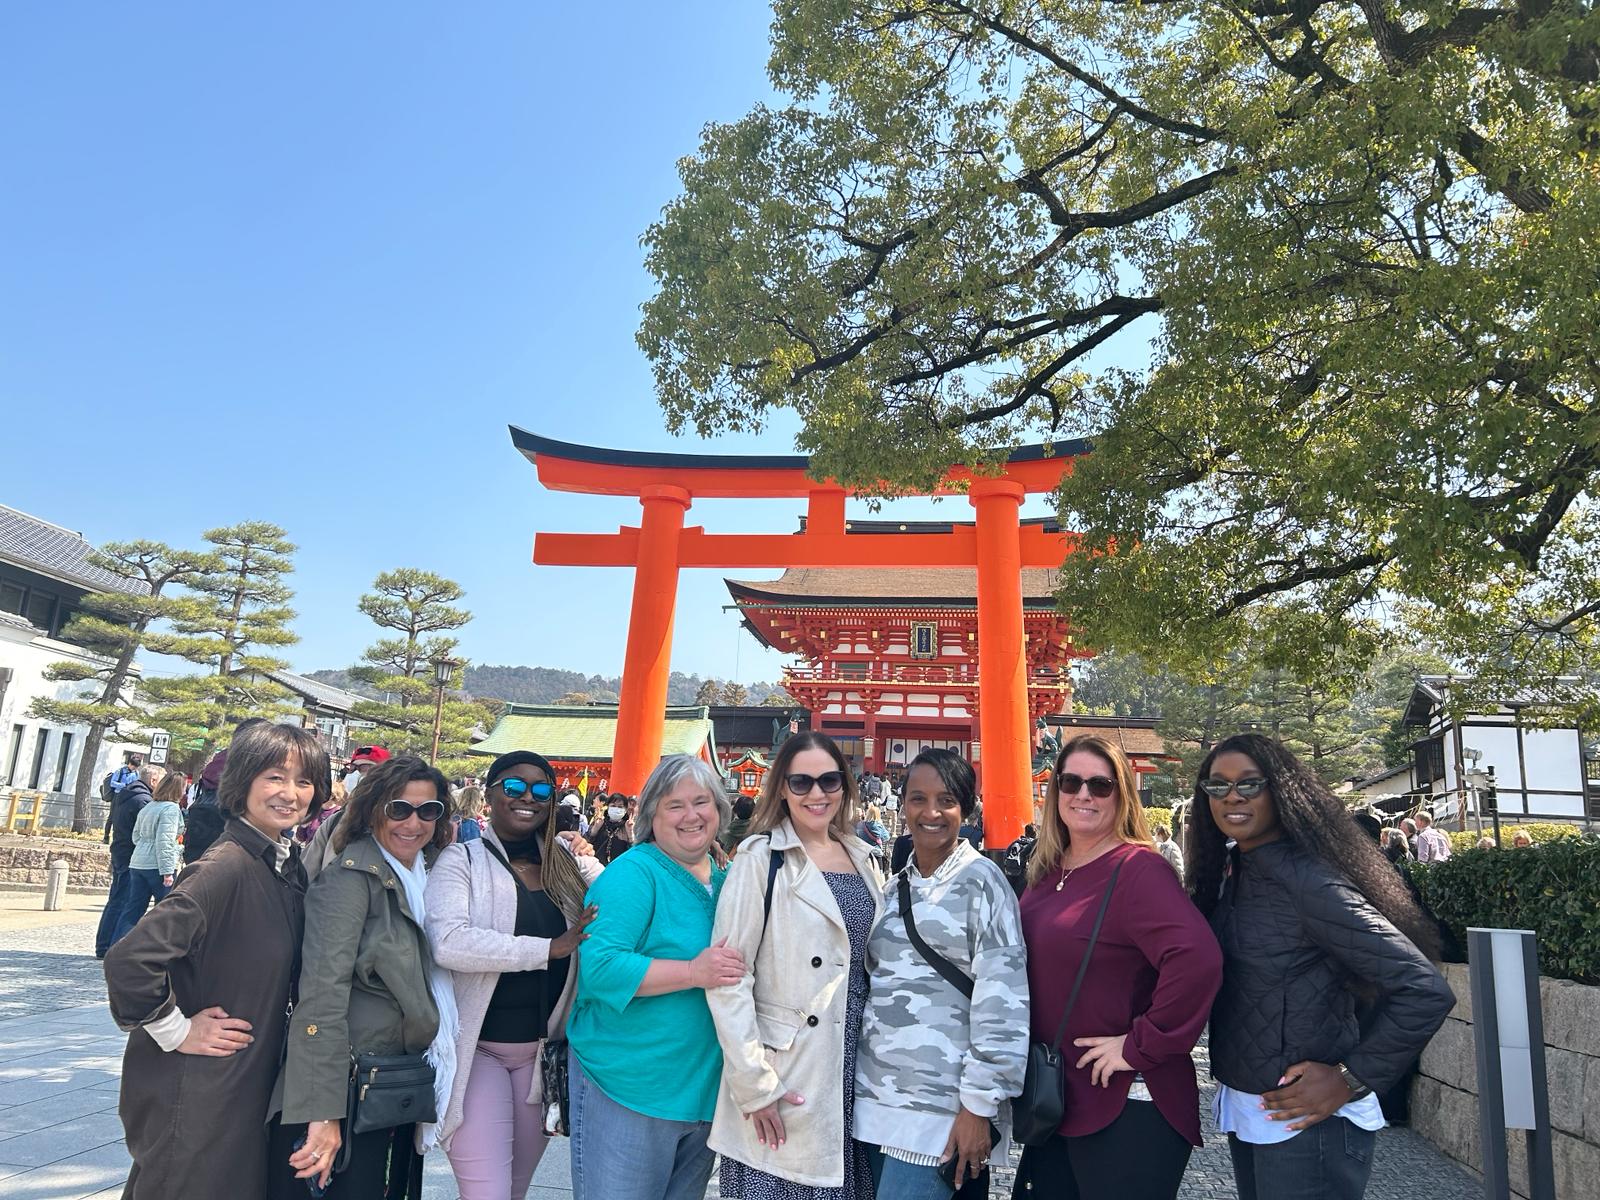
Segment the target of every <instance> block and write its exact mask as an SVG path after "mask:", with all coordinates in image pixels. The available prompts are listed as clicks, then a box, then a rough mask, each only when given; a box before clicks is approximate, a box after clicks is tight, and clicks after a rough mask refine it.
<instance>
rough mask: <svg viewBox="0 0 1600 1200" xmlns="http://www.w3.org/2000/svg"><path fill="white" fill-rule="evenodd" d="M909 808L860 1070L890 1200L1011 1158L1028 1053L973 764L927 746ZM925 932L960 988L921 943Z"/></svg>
mask: <svg viewBox="0 0 1600 1200" xmlns="http://www.w3.org/2000/svg"><path fill="white" fill-rule="evenodd" d="M904 803H905V818H906V827H907V828H908V829H910V830H911V837H912V843H913V848H912V855H911V861H910V863H908V864H907V866H906V870H905V871H904V872H903V873H902V874H900V875H897V876H896V877H895V878H893V879H891V880H890V881H889V885H888V887H887V888H886V889H885V895H884V909H883V915H882V917H881V918H880V919H879V921H878V923H877V925H876V926H875V927H874V929H873V931H872V938H871V941H870V942H869V943H868V950H867V970H868V973H869V976H870V978H871V990H870V993H869V998H868V1002H867V1010H866V1018H865V1021H864V1022H863V1024H862V1028H861V1045H860V1057H859V1059H858V1061H857V1063H856V1075H855V1115H854V1122H855V1137H856V1139H857V1140H858V1141H860V1142H865V1143H867V1144H869V1145H872V1146H876V1147H878V1151H877V1154H876V1155H875V1169H876V1188H875V1190H876V1194H877V1200H923V1198H924V1197H935V1198H937V1197H940V1196H941V1195H944V1196H948V1195H949V1194H950V1193H949V1189H948V1188H946V1187H945V1186H944V1184H943V1182H942V1181H941V1180H940V1178H939V1164H940V1163H941V1162H944V1161H946V1160H949V1159H954V1161H955V1180H956V1183H957V1188H958V1189H959V1188H960V1187H961V1186H962V1185H964V1184H965V1183H967V1182H968V1181H974V1180H981V1179H982V1178H983V1176H984V1173H985V1172H986V1171H987V1170H988V1165H989V1163H990V1162H991V1161H993V1162H995V1163H998V1164H1001V1165H1004V1164H1005V1163H1006V1162H1007V1157H1006V1140H1007V1135H1008V1132H1009V1130H1010V1125H1011V1122H1010V1112H1009V1103H1008V1102H1009V1101H1010V1099H1011V1097H1013V1096H1015V1095H1017V1093H1019V1092H1020V1091H1021V1090H1022V1079H1023V1074H1024V1071H1025V1070H1026V1067H1027V1061H1028V958H1027V951H1026V950H1025V949H1024V948H1023V943H1022V919H1021V914H1020V912H1019V910H1018V908H1017V898H1016V896H1015V894H1014V893H1013V892H1012V890H1011V885H1010V884H1009V883H1008V882H1007V880H1006V877H1005V875H1003V874H1002V873H1001V871H1000V868H999V867H997V866H995V864H994V863H992V862H990V861H989V860H988V859H986V858H984V857H983V855H981V854H979V853H978V852H977V851H976V850H974V849H973V848H972V846H971V845H970V844H969V843H968V842H967V841H966V840H965V839H964V838H962V837H960V836H959V833H960V828H961V820H962V818H963V817H965V816H966V815H968V814H969V813H970V812H971V811H972V808H973V805H975V804H976V803H977V779H976V777H975V776H974V774H973V770H972V767H971V766H970V765H968V763H967V762H966V760H965V759H963V758H961V757H960V755H957V754H954V753H952V752H951V751H949V750H939V749H933V750H924V751H923V752H922V753H921V754H919V755H917V757H916V758H915V759H913V760H912V763H911V766H910V767H909V768H908V770H907V771H906V789H905V802H904ZM902 894H903V896H904V901H902ZM902 908H904V909H905V912H903V911H902ZM907 913H909V918H910V920H909V924H908V920H907V915H906V914H907ZM913 928H914V929H915V931H916V933H917V936H918V938H919V939H920V941H921V943H922V944H923V945H926V946H927V948H928V949H929V950H931V951H933V953H934V954H936V955H938V956H939V957H940V959H941V960H942V961H943V963H945V964H946V965H947V966H948V967H949V968H953V969H954V971H955V972H956V980H957V981H959V982H960V986H958V985H957V982H954V981H952V979H951V978H949V977H947V975H946V974H944V973H942V972H941V971H940V969H939V968H938V967H937V966H935V965H934V963H933V962H932V961H930V960H929V958H928V957H927V955H926V954H925V953H924V952H923V951H922V949H921V948H920V947H919V945H918V944H917V943H915V942H913V941H912V939H911V934H910V930H911V929H913ZM996 1127H998V1129H999V1132H1000V1134H1001V1136H1000V1138H999V1139H997V1140H993V1141H991V1130H992V1129H995V1128H996ZM991 1155H992V1156H993V1157H992V1160H991ZM980 1190H981V1191H985V1192H986V1190H987V1189H986V1187H982V1186H980Z"/></svg>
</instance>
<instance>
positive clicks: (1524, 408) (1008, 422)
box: [638, 0, 1600, 726]
mask: <svg viewBox="0 0 1600 1200" xmlns="http://www.w3.org/2000/svg"><path fill="white" fill-rule="evenodd" d="M773 11H774V23H773V29H772V39H771V46H772V49H771V58H770V62H769V73H770V75H771V78H772V81H773V84H774V86H775V88H776V89H777V91H778V93H779V98H778V100H777V101H776V102H774V103H770V104H763V105H761V106H759V107H757V108H756V109H754V110H753V111H751V112H750V113H749V114H748V115H746V116H745V117H743V118H741V119H739V120H737V121H734V122H732V123H726V124H722V123H719V124H712V125H710V126H708V127H707V129H706V130H705V132H704V134H703V137H702V141H701V145H700V147H699V150H698V152H697V153H696V154H695V155H694V156H692V157H690V158H687V159H685V160H684V161H683V162H682V163H681V164H680V175H681V178H682V184H683V188H682V193H681V195H680V196H679V197H678V198H677V199H675V200H674V201H673V202H672V203H671V204H670V205H668V207H667V208H666V210H665V212H664V214H663V216H662V218H661V219H660V220H659V221H658V222H657V223H655V224H654V225H653V226H652V227H651V228H650V229H649V230H648V231H647V232H646V234H645V237H644V243H645V246H646V250H647V265H648V267H649V269H650V271H651V272H652V274H653V275H654V276H655V279H656V283H657V290H656V293H655V295H654V296H653V297H652V299H651V300H650V301H649V302H648V303H647V304H646V305H645V307H644V314H643V320H642V323H641V326H640V330H639V333H638V341H639V344H640V346H641V347H642V348H643V349H644V351H645V352H646V353H647V354H648V356H649V357H650V359H651V361H652V364H653V368H654V372H655V379H656V388H657V393H658V396H659V398H660V402H661V404H662V407H663V409H664V410H665V412H666V415H667V419H668V422H669V424H670V425H671V426H672V427H673V428H674V429H682V428H692V429H695V430H696V431H698V432H699V433H701V434H702V435H713V434H716V433H720V432H723V431H727V430H741V431H748V430H757V429H760V428H762V427H763V426H765V425H766V424H768V423H769V422H770V421H771V419H772V417H773V415H774V413H775V412H777V411H778V410H783V409H788V410H791V411H793V412H794V413H796V414H798V416H799V417H800V419H801V421H802V431H801V433H800V435H799V438H798V443H799V446H800V448H802V449H804V450H807V451H810V452H811V453H812V464H813V469H814V470H815V471H816V472H817V474H818V475H820V476H832V477H834V478H836V479H838V480H840V481H842V482H844V483H846V484H849V485H853V486H858V487H860V488H862V489H863V490H864V491H865V492H866V494H868V495H875V494H885V493H893V492H895V491H897V490H913V489H918V490H920V489H925V488H927V487H929V486H930V485H932V484H933V483H934V482H935V481H936V480H937V479H938V478H939V477H940V476H941V474H942V473H943V472H944V471H945V470H946V469H947V467H948V465H949V464H951V463H953V462H965V463H970V464H974V465H975V466H978V467H979V468H983V467H984V466H985V465H992V464H994V463H995V462H996V461H998V460H999V459H1000V458H1001V457H1002V456H1003V454H1004V453H1005V452H1006V451H1007V450H1008V449H1009V448H1010V447H1012V446H1014V445H1016V444H1019V443H1022V442H1026V441H1034V440H1048V441H1055V442H1058V443H1059V442H1060V441H1062V440H1064V439H1067V438H1073V437H1079V436H1084V437H1089V438H1092V439H1093V442H1094V450H1093V453H1092V454H1090V455H1088V456H1087V457H1086V458H1084V459H1082V460H1080V461H1079V463H1078V464H1077V468H1076V470H1075V471H1074V473H1073V474H1072V475H1071V476H1070V477H1069V478H1068V479H1067V481H1066V483H1065V485H1064V486H1063V489H1062V492H1061V496H1060V501H1061V511H1062V515H1063V518H1064V520H1065V521H1066V522H1067V524H1068V525H1069V527H1072V528H1075V529H1077V530H1078V531H1079V532H1080V533H1081V543H1080V545H1081V549H1082V550H1083V551H1084V552H1083V553H1076V554H1073V555H1072V556H1071V557H1070V559H1069V560H1068V562H1067V564H1066V566H1065V569H1064V571H1063V575H1062V586H1061V589H1060V593H1059V595H1060V598H1061V600H1062V602H1063V604H1064V606H1065V607H1066V608H1067V610H1068V611H1069V612H1071V613H1072V614H1073V616H1074V619H1075V620H1076V621H1077V622H1078V623H1079V625H1080V627H1081V628H1082V630H1083V634H1084V640H1085V641H1087V642H1089V643H1090V644H1095V645H1100V646H1117V647H1121V648H1126V649H1129V650H1134V651H1137V652H1139V653H1140V654H1142V655H1144V656H1145V657H1147V658H1148V659H1150V660H1151V661H1161V662H1166V663H1170V664H1177V665H1183V666H1185V667H1187V668H1189V669H1191V670H1192V671H1194V672H1204V671H1214V670H1217V669H1220V668H1221V667H1223V666H1225V665H1226V664H1227V663H1228V661H1229V655H1230V654H1231V653H1232V652H1233V651H1235V650H1236V649H1237V648H1239V647H1240V646H1241V645H1243V644H1245V643H1247V642H1251V641H1254V642H1257V643H1260V644H1262V645H1264V646H1266V647H1267V648H1268V649H1269V651H1270V654H1269V657H1268V658H1267V660H1266V661H1268V662H1269V663H1270V664H1271V665H1275V666H1279V667H1282V668H1285V669H1287V670H1289V671H1290V673H1291V674H1292V675H1293V676H1294V677H1296V678H1300V679H1315V678H1316V676H1317V673H1318V672H1319V671H1320V670H1321V669H1322V667H1323V666H1324V664H1325V663H1326V660H1327V659H1328V658H1329V656H1330V655H1333V656H1338V657H1343V658H1349V659H1351V660H1353V661H1359V660H1361V659H1363V658H1364V657H1367V656H1370V655H1371V654H1372V653H1373V652H1374V650H1375V649H1377V648H1378V646H1379V645H1381V644H1382V642H1383V641H1384V640H1385V638H1386V637H1396V636H1398V637H1399V638H1400V639H1401V640H1404V638H1405V637H1408V636H1410V635H1412V634H1417V633H1425V634H1426V635H1427V636H1428V637H1430V638H1431V639H1433V640H1434V641H1435V642H1436V643H1437V644H1438V645H1440V646H1441V648H1442V649H1444V651H1445V652H1446V653H1447V655H1448V656H1449V657H1450V658H1452V659H1453V660H1455V661H1456V662H1457V664H1458V666H1459V667H1461V668H1463V669H1464V670H1465V672H1466V673H1467V674H1470V675H1474V676H1477V677H1479V678H1480V680H1481V682H1482V687H1483V691H1484V693H1486V694H1487V693H1493V692H1501V693H1506V692H1508V691H1512V690H1515V691H1516V692H1518V693H1519V694H1522V695H1524V696H1526V695H1529V694H1530V692H1531V693H1537V694H1543V695H1544V696H1545V698H1547V699H1549V700H1551V701H1552V702H1564V701H1570V700H1578V701H1581V702H1584V703H1587V704H1588V705H1590V706H1591V707H1590V715H1600V601H1596V599H1595V597H1596V596H1597V595H1600V556H1597V555H1595V554H1594V552H1593V547H1594V545H1595V544H1596V543H1597V542H1600V504H1597V503H1596V487H1595V485H1596V482H1597V480H1600V402H1597V392H1600V357H1597V356H1596V354H1595V352H1594V347H1595V338H1594V331H1595V328H1596V316H1597V313H1600V274H1597V273H1596V272H1595V271H1594V269H1593V264H1594V262H1595V261H1596V259H1597V257H1600V171H1597V170H1596V168H1595V164H1596V151H1597V147H1600V103H1597V100H1596V83H1597V80H1600V11H1597V10H1596V9H1595V6H1594V5H1593V4H1591V3H1588V2H1587V0H1550V2H1545V3H1538V4H1523V3H1502V4H1492V3H1491V4H1482V3H1479V2H1478V0H1430V2H1429V3H1427V4H1399V5H1396V4H1388V5H1384V4H1353V3H1328V2H1320V0H1318V2H1313V3H1282V2H1279V0H1258V2H1255V3H1249V4H1205V3H1200V2H1199V0H1171V2H1163V3H1142V4H1141V3H1128V2H1126V0H1028V2H1026V3H1024V2H1022V0H894V2H893V3H886V2H884V0H862V2H860V3H848V4H847V3H842V2H841V0H785V2H783V3H775V4H774V5H773ZM1118 349H1124V350H1126V353H1123V354H1118V353H1116V351H1117V350H1118ZM1108 597H1115V600H1116V602H1115V603H1107V602H1106V599H1107V598H1108ZM1396 630H1403V631H1406V632H1405V633H1403V634H1399V635H1397V634H1396V632H1395V631H1396ZM1562 676H1575V677H1577V678H1578V681H1579V682H1578V683H1576V684H1572V685H1568V684H1565V683H1560V682H1556V681H1558V680H1559V679H1560V677H1562ZM1585 724H1586V725H1588V726H1594V725H1596V724H1600V722H1597V721H1594V720H1588V721H1586V722H1585Z"/></svg>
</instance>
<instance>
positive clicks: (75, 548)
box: [0, 504, 148, 596]
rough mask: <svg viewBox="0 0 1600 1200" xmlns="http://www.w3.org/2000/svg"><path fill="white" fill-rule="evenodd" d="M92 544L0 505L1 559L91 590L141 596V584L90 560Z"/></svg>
mask: <svg viewBox="0 0 1600 1200" xmlns="http://www.w3.org/2000/svg"><path fill="white" fill-rule="evenodd" d="M93 550H94V547H93V546H91V545H90V544H89V543H88V542H86V541H84V540H83V537H82V535H81V534H76V533H73V532H72V531H71V530H70V529H63V528H61V526H59V525H52V524H50V522H48V521H41V520H40V519H39V518H38V517H32V516H29V515H28V514H27V513H25V512H19V511H18V510H17V509H14V508H9V507H7V506H6V505H4V504H0V559H3V560H4V561H6V562H10V563H15V564H16V565H17V566H19V567H23V568H24V569H26V570H29V571H35V572H37V573H38V574H40V575H48V576H50V577H51V578H52V579H60V580H64V581H66V582H67V583H73V584H76V585H78V586H79V587H82V588H87V589H88V590H89V591H91V592H126V593H128V594H129V595H131V596H138V595H142V594H143V593H144V592H145V591H147V590H148V589H147V588H146V586H145V585H144V584H143V583H139V582H136V581H135V580H132V579H124V578H123V577H122V576H120V575H113V574H112V573H111V572H110V571H106V570H102V569H101V568H99V567H97V566H95V565H94V564H93V563H91V562H90V561H89V555H90V554H91V553H92V552H93Z"/></svg>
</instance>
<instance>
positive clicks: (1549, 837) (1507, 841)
mask: <svg viewBox="0 0 1600 1200" xmlns="http://www.w3.org/2000/svg"><path fill="white" fill-rule="evenodd" d="M1518 830H1521V831H1522V832H1523V833H1525V834H1527V835H1528V836H1529V837H1531V838H1532V839H1533V844H1534V845H1535V846H1538V845H1541V844H1542V843H1544V842H1553V841H1555V840H1556V839H1557V838H1574V837H1577V836H1579V835H1580V834H1581V833H1582V830H1581V829H1580V828H1579V827H1578V826H1577V825H1563V824H1561V823H1560V822H1558V821H1530V822H1528V823H1527V824H1525V825H1513V824H1511V823H1510V822H1509V821H1502V822H1501V823H1500V844H1501V845H1502V846H1504V847H1506V848H1507V849H1509V848H1510V847H1511V837H1512V835H1513V834H1515V833H1516V832H1517V831H1518ZM1483 831H1484V833H1488V834H1490V835H1491V836H1492V834H1493V830H1492V829H1491V828H1490V827H1489V826H1488V825H1485V826H1484V827H1483ZM1444 834H1445V836H1446V837H1447V838H1449V839H1450V853H1452V854H1455V853H1458V852H1459V851H1462V850H1474V849H1476V848H1477V845H1478V839H1479V838H1480V837H1482V836H1483V834H1481V833H1479V832H1478V831H1477V830H1476V829H1463V830H1459V831H1456V830H1448V829H1447V830H1445V831H1444Z"/></svg>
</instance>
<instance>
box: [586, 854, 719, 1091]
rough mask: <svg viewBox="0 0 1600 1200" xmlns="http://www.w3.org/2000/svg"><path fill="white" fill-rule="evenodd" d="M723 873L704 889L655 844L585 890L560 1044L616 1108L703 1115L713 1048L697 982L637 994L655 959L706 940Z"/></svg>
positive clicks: (712, 1085)
mask: <svg viewBox="0 0 1600 1200" xmlns="http://www.w3.org/2000/svg"><path fill="white" fill-rule="evenodd" d="M725 875H726V872H725V871H721V870H719V869H717V867H716V866H715V865H713V866H712V869H711V887H710V888H709V889H708V888H707V887H706V885H705V884H703V883H701V882H700V881H699V880H698V879H696V878H695V877H694V876H693V875H691V874H690V873H689V872H688V871H686V870H684V868H683V867H681V866H679V865H678V864H677V863H676V862H674V861H673V860H672V859H671V858H669V857H668V856H667V855H666V854H665V853H664V852H663V851H662V850H661V849H660V848H658V847H657V846H656V845H655V844H654V843H650V842H647V843H645V844H643V845H639V846H635V847H634V848H633V849H632V850H629V851H628V852H627V853H626V854H622V855H618V856H617V858H615V859H614V860H613V861H612V862H611V865H610V866H608V867H607V868H606V869H605V871H604V873H602V874H601V876H600V877H599V878H598V879H596V880H595V881H594V884H593V886H591V887H590V888H589V895H588V902H589V903H590V904H593V905H595V906H596V907H597V908H598V910H599V912H598V914H597V915H596V917H595V919H594V922H593V924H591V925H590V926H589V938H588V940H587V941H585V942H584V943H583V949H582V950H581V951H580V952H579V954H578V989H577V996H576V998H575V999H574V1001H573V1005H572V1014H571V1016H570V1017H569V1018H568V1019H567V1041H568V1044H569V1045H570V1046H571V1049H572V1053H573V1054H575V1055H577V1058H578V1062H579V1063H580V1064H581V1065H582V1067H583V1071H584V1074H585V1075H587V1076H588V1077H589V1078H590V1079H591V1080H592V1081H593V1082H594V1084H595V1085H596V1086H597V1087H599V1089H600V1090H601V1091H602V1092H604V1093H605V1094H606V1095H607V1096H608V1097H610V1098H611V1099H612V1100H614V1101H616V1102H617V1103H618V1104H620V1105H622V1106H623V1107H624V1108H631V1109H633V1110H634V1111H635V1112H638V1113H643V1114H644V1115H645V1116H647V1117H658V1118H660V1119H662V1120H667V1121H709V1120H711V1116H712V1113H713V1112H714V1111H715V1110H716V1107H717V1086H718V1084H719V1083H720V1082H721V1079H722V1050H721V1048H720V1047H719V1046H718V1045H717V1031H716V1028H715V1027H714V1026H713V1025H712V1023H711V1010H710V1009H709V1008H707V1007H706V994H705V991H704V990H703V989H701V988H689V989H686V990H684V991H680V992H667V993H665V994H664V995H660V996H638V995H635V994H634V993H635V992H637V991H638V990H639V984H640V983H641V982H642V981H643V980H644V973H645V971H646V970H648V969H649V967H650V963H651V961H652V960H653V959H657V958H675V959H689V958H693V957H694V956H695V955H696V954H699V953H700V951H702V950H704V949H705V948H706V947H707V946H709V945H710V944H711V925H712V918H713V917H714V916H715V915H716V909H717V897H718V896H719V895H720V894H721V892H722V880H723V878H724V876H725Z"/></svg>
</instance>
